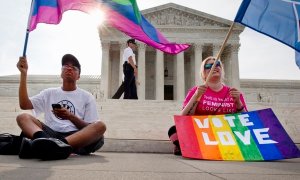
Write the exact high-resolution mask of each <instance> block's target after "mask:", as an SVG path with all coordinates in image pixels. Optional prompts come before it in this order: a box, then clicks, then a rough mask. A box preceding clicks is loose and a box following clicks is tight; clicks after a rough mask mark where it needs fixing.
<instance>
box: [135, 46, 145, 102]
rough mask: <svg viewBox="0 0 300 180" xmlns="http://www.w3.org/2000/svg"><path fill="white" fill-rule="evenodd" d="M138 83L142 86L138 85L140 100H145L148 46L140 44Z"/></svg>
mask: <svg viewBox="0 0 300 180" xmlns="http://www.w3.org/2000/svg"><path fill="white" fill-rule="evenodd" d="M138 51H139V54H138V64H137V65H138V79H137V80H138V81H139V82H140V85H137V88H138V97H139V100H145V96H146V94H145V93H146V76H145V75H146V74H145V71H146V69H145V67H146V65H145V59H146V45H145V44H138Z"/></svg>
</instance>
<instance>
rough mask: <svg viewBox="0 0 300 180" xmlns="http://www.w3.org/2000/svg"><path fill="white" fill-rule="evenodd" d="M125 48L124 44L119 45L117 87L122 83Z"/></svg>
mask: <svg viewBox="0 0 300 180" xmlns="http://www.w3.org/2000/svg"><path fill="white" fill-rule="evenodd" d="M126 47H127V46H126V44H120V64H119V85H121V84H122V81H123V53H124V49H125V48H126Z"/></svg>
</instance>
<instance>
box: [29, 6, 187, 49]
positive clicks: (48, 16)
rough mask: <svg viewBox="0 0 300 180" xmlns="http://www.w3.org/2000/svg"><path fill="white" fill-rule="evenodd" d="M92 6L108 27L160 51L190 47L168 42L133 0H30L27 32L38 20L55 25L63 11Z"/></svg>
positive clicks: (88, 10)
mask: <svg viewBox="0 0 300 180" xmlns="http://www.w3.org/2000/svg"><path fill="white" fill-rule="evenodd" d="M94 9H100V10H102V11H104V13H105V15H106V22H107V23H108V24H109V25H111V26H112V27H114V28H116V29H118V30H120V31H122V32H123V33H125V34H127V35H128V36H130V37H132V38H135V39H137V40H139V41H142V42H144V43H145V44H147V45H149V46H152V47H154V48H156V49H159V50H161V51H163V52H166V53H169V54H177V53H180V52H182V51H184V50H186V49H188V48H189V47H190V45H188V44H176V43H171V42H169V41H168V40H167V39H166V38H165V37H164V36H163V35H162V34H161V33H160V32H159V31H158V30H157V29H156V28H155V27H153V25H151V24H150V23H149V22H148V21H147V19H145V17H144V16H143V15H142V14H141V13H140V11H139V9H138V6H137V3H136V1H135V0H33V5H32V13H31V19H30V21H29V31H32V30H34V29H35V28H36V25H37V24H38V23H47V24H59V22H60V21H61V19H62V15H63V13H64V12H65V11H67V10H79V11H83V12H86V13H90V12H91V11H92V10H94Z"/></svg>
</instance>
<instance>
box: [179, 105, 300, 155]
mask: <svg viewBox="0 0 300 180" xmlns="http://www.w3.org/2000/svg"><path fill="white" fill-rule="evenodd" d="M174 120H175V124H176V129H177V135H178V138H179V143H180V147H181V152H182V156H183V157H187V158H194V159H209V160H226V161H267V160H279V159H290V158H299V157H300V151H299V149H298V148H297V146H296V145H295V144H294V142H293V141H292V139H291V138H290V137H289V135H288V134H287V133H286V131H285V130H284V128H283V127H282V125H281V124H280V122H279V120H278V119H277V117H276V116H275V114H274V113H273V111H272V109H264V110H258V111H252V112H245V113H239V114H226V115H209V116H174Z"/></svg>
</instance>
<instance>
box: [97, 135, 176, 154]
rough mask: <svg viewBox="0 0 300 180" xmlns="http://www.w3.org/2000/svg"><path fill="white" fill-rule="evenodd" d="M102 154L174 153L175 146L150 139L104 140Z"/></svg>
mask: <svg viewBox="0 0 300 180" xmlns="http://www.w3.org/2000/svg"><path fill="white" fill-rule="evenodd" d="M99 151H102V152H128V153H133V152H134V153H168V154H169V153H173V145H172V143H171V142H170V141H168V140H163V141H161V140H149V139H111V138H105V139H104V146H103V147H102V148H101V149H100V150H99Z"/></svg>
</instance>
